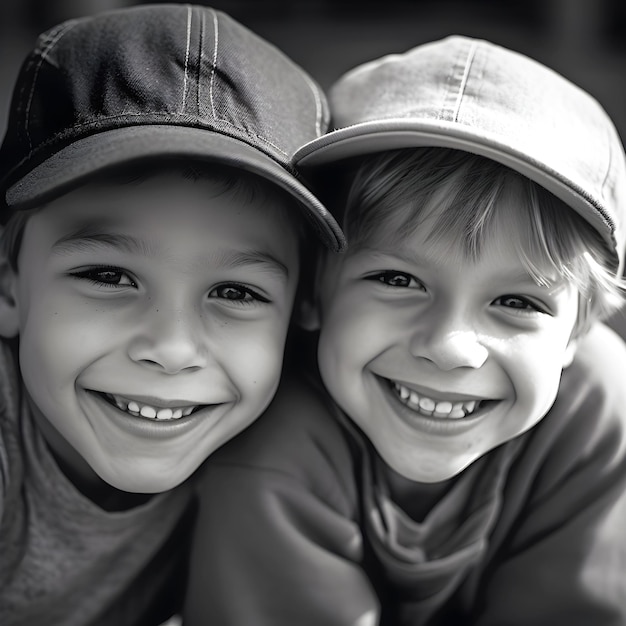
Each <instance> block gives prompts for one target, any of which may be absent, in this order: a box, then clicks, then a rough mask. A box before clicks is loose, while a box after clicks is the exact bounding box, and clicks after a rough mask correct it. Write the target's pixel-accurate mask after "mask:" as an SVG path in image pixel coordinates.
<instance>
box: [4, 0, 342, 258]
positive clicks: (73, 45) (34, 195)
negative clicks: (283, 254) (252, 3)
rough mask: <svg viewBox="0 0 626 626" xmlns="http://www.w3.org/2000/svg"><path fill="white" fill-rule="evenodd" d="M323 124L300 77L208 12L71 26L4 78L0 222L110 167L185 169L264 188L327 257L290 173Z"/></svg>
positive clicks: (329, 233)
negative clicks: (241, 175)
mask: <svg viewBox="0 0 626 626" xmlns="http://www.w3.org/2000/svg"><path fill="white" fill-rule="evenodd" d="M328 117H329V116H328V105H327V102H326V98H325V96H324V94H323V92H322V91H321V89H320V88H319V87H318V85H317V84H316V83H315V81H314V80H313V79H312V78H311V77H310V76H309V75H308V74H307V73H306V72H304V71H303V70H302V69H301V68H300V67H299V66H297V65H296V64H295V63H293V62H292V61H291V60H290V59H289V58H288V57H287V56H286V55H284V54H283V53H282V52H281V51H280V50H278V49H277V48H276V47H274V46H273V45H271V44H270V43H268V42H266V41H265V40H263V39H262V38H260V37H259V36H257V35H255V34H254V33H252V32H251V31H250V30H248V29H247V28H245V27H244V26H242V25H241V24H239V23H238V22H236V21H235V20H233V19H232V18H230V17H229V16H228V15H226V14H224V13H222V12H219V11H215V10H213V9H211V8H209V7H204V6H192V5H182V4H159V5H156V4H155V5H146V6H138V7H133V8H129V9H128V8H127V9H121V10H117V11H110V12H106V13H102V14H99V15H96V16H91V17H85V18H79V19H75V20H70V21H67V22H64V23H63V24H60V25H58V26H56V27H55V28H52V29H50V30H49V31H47V32H45V33H44V34H42V35H41V36H40V37H39V39H38V41H37V44H36V46H35V48H34V49H33V50H32V52H31V53H30V54H29V55H28V56H27V58H26V60H25V61H24V64H23V65H22V68H21V70H20V73H19V76H18V78H17V83H16V86H15V89H14V93H13V99H12V103H11V107H10V111H9V122H8V130H7V133H6V136H5V138H4V142H3V144H2V147H1V148H0V168H1V170H0V171H1V172H2V180H1V181H0V198H2V200H3V201H4V202H3V203H2V204H3V206H1V208H0V218H1V220H2V221H3V222H4V221H6V219H7V218H8V216H9V215H10V214H11V212H12V211H14V210H20V209H27V208H31V207H35V206H37V205H39V204H41V203H43V202H46V201H48V200H51V199H53V198H55V197H57V196H59V195H61V194H62V193H65V192H67V191H69V190H70V189H72V188H73V187H75V186H77V185H79V184H81V183H82V182H85V181H86V180H87V179H88V178H89V177H91V176H93V175H94V174H96V173H98V172H101V171H103V170H105V169H108V168H110V167H113V166H119V165H122V164H125V163H130V162H132V161H137V160H144V159H148V158H154V157H170V158H183V159H184V158H190V159H199V160H204V161H216V162H219V163H222V164H226V165H231V166H234V167H236V168H240V169H243V170H248V171H250V172H252V173H254V174H257V175H259V176H262V177H264V178H266V179H268V180H270V181H271V182H273V183H275V184H276V185H278V186H279V187H281V188H282V189H284V190H285V191H287V192H288V193H290V194H291V195H292V196H293V197H294V198H295V199H296V200H297V201H298V204H299V205H300V206H301V207H303V209H304V211H303V212H304V214H305V215H306V216H307V217H308V218H309V220H308V221H309V222H310V223H311V224H312V225H313V227H314V228H315V229H316V231H317V232H318V233H319V235H320V237H321V238H322V240H323V241H324V243H325V244H326V245H327V246H328V247H329V248H331V249H333V250H340V249H342V248H343V246H344V243H345V240H344V236H343V233H342V232H341V229H340V228H339V226H338V225H337V223H336V222H335V220H334V218H333V217H332V216H331V215H330V214H329V212H328V211H327V210H326V208H325V207H324V205H323V204H322V203H321V202H320V201H319V200H318V199H317V198H316V196H315V195H314V194H313V193H312V192H311V191H310V190H309V189H308V187H307V186H306V185H305V184H304V183H303V182H302V180H300V178H299V175H298V173H297V172H296V170H295V169H294V168H293V166H292V164H291V157H292V155H293V153H294V152H295V150H296V149H297V148H298V147H299V146H301V145H302V144H304V143H306V142H308V141H311V140H312V139H315V138H316V137H319V136H320V135H321V134H322V133H324V132H325V131H326V130H327V127H328Z"/></svg>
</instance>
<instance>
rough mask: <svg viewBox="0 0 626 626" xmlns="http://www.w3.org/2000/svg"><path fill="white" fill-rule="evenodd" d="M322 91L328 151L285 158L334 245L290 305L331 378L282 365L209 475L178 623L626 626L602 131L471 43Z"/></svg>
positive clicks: (613, 158) (622, 179) (413, 57)
mask: <svg viewBox="0 0 626 626" xmlns="http://www.w3.org/2000/svg"><path fill="white" fill-rule="evenodd" d="M330 93H331V111H332V113H333V116H334V121H335V124H336V127H337V130H335V131H333V132H330V133H328V134H327V135H326V136H324V137H321V138H320V139H319V140H314V141H313V142H311V143H310V144H308V145H306V146H304V147H303V148H302V149H301V150H299V151H298V152H297V153H296V156H295V160H296V161H297V162H298V164H299V165H300V166H301V167H302V168H308V169H307V171H309V172H311V173H312V175H317V176H319V181H320V188H322V187H323V186H326V191H327V195H328V197H329V198H332V200H331V203H330V205H331V206H334V207H336V211H335V213H334V214H335V215H336V216H337V217H338V219H339V220H340V223H341V224H342V227H343V229H344V232H345V233H346V237H347V240H348V250H347V251H346V253H345V254H343V255H333V254H330V253H329V254H323V255H322V259H321V262H320V263H319V267H318V271H317V276H316V281H315V285H314V288H313V292H314V296H313V300H312V303H310V306H309V307H304V314H303V320H304V322H305V324H306V326H307V327H308V328H309V329H312V330H316V331H318V334H317V335H316V336H315V335H314V336H313V337H312V342H313V343H314V344H315V345H314V347H313V355H314V357H317V362H318V365H319V376H318V377H317V376H315V375H314V374H313V373H312V372H313V370H314V367H313V366H311V369H310V371H309V372H306V371H304V372H302V371H300V372H298V368H297V366H296V365H291V366H290V367H288V368H286V371H287V372H289V373H291V374H293V375H292V376H289V377H285V380H284V383H283V384H281V388H280V390H279V392H278V394H277V395H276V398H275V399H274V401H273V403H272V405H271V406H270V407H269V409H268V411H267V412H266V413H265V414H264V416H263V419H262V420H259V421H258V422H257V423H256V424H254V425H253V426H252V427H251V428H250V429H249V430H248V431H247V432H246V433H244V434H243V435H242V437H241V438H238V439H236V440H235V441H233V442H232V443H231V444H229V446H226V447H224V448H223V449H222V450H220V451H218V453H217V454H216V455H214V456H213V457H212V458H211V459H210V461H209V463H208V464H207V467H206V469H207V471H206V473H205V474H204V475H203V483H202V502H201V508H200V515H199V519H198V527H197V528H198V529H199V530H198V532H197V533H196V542H195V544H194V552H193V555H192V563H191V565H192V567H191V578H190V586H189V592H188V596H187V602H186V611H185V618H186V621H185V623H186V624H188V625H189V626H194V624H206V623H219V624H232V625H237V626H244V625H245V626H248V625H250V626H252V625H254V626H282V625H284V626H288V625H291V624H298V625H299V626H317V625H319V624H324V625H325V626H348V625H350V626H372V625H379V624H380V625H385V626H387V625H393V626H404V625H406V626H409V625H410V626H420V625H430V626H450V625H457V624H462V625H464V626H469V625H470V624H475V625H485V626H486V625H487V624H497V625H503V624H507V626H514V625H519V626H528V625H529V624H532V625H533V626H539V625H545V626H552V625H553V624H568V625H573V626H588V625H589V624H594V626H599V625H602V626H614V625H615V626H616V625H617V624H623V623H626V585H625V583H624V580H625V575H626V571H625V569H624V568H625V564H626V548H625V545H624V541H623V531H622V528H623V525H624V521H625V519H626V499H625V498H626V414H625V412H624V407H625V406H626V389H625V386H624V384H623V372H624V371H626V348H625V346H624V343H623V342H622V341H621V339H620V338H619V337H617V336H616V335H615V334H614V333H612V332H611V331H609V330H608V329H607V328H606V327H605V326H603V325H602V324H601V323H600V322H599V320H601V319H604V318H605V317H606V316H608V315H609V314H610V313H611V312H612V311H614V310H616V307H618V306H619V305H621V303H622V301H623V293H624V282H623V279H622V274H623V267H624V241H625V234H624V231H623V226H624V216H625V213H624V211H625V207H626V161H625V158H624V151H623V147H622V144H621V141H620V139H619V137H618V135H617V132H616V131H615V128H614V126H613V124H612V122H611V120H610V119H609V118H608V116H607V115H606V113H605V112H604V111H603V110H602V109H601V107H600V106H599V105H598V103H597V102H596V101H595V100H593V99H592V98H591V97H590V96H589V95H588V94H586V93H584V92H583V91H581V90H580V89H578V88H577V87H575V86H574V85H572V84H571V83H569V82H568V81H566V80H565V79H563V78H562V77H561V76H559V75H557V74H556V73H554V72H552V71H551V70H549V69H548V68H546V67H544V66H542V65H540V64H538V63H536V62H534V61H532V60H531V59H529V58H527V57H524V56H522V55H519V54H517V53H514V52H512V51H509V50H506V49H503V48H501V47H499V46H495V45H493V44H490V43H489V42H484V41H478V40H474V39H471V38H467V37H449V38H447V39H445V40H442V41H438V42H433V43H430V44H426V45H423V46H419V47H417V48H415V49H413V50H410V51H408V52H407V53H405V54H401V55H390V56H388V57H384V58H382V59H379V60H377V61H373V62H371V63H369V64H366V65H364V66H361V67H359V68H356V69H355V70H353V71H352V72H349V73H348V74H347V75H345V76H344V77H343V78H342V79H340V80H339V82H338V83H337V84H336V85H335V87H334V88H333V89H332V90H331V92H330ZM573 129H576V132H573ZM302 353H303V349H302V348H301V347H300V352H299V354H298V356H299V357H300V359H302V356H301V355H302ZM217 498H219V499H220V502H221V508H220V513H219V515H216V514H215V512H214V511H212V510H211V506H210V503H211V502H214V501H215V500H216V499H217Z"/></svg>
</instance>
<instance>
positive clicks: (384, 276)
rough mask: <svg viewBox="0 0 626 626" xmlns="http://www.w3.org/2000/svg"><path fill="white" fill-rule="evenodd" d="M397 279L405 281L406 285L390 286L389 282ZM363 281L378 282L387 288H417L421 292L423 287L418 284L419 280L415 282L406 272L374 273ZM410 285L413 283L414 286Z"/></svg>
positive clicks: (387, 271) (388, 271) (386, 271)
mask: <svg viewBox="0 0 626 626" xmlns="http://www.w3.org/2000/svg"><path fill="white" fill-rule="evenodd" d="M398 277H401V278H403V279H405V280H406V282H407V283H408V284H405V285H398V284H395V285H394V284H392V282H391V281H392V279H394V278H398ZM365 280H372V281H378V282H380V283H382V284H383V285H386V286H387V287H392V288H397V289H415V288H419V289H422V290H423V289H424V286H423V285H422V283H420V281H419V280H417V279H416V278H414V277H413V276H411V275H410V274H407V273H406V272H398V271H396V270H385V271H382V272H376V273H375V274H370V275H369V276H366V277H365ZM411 283H414V285H413V286H412V285H411Z"/></svg>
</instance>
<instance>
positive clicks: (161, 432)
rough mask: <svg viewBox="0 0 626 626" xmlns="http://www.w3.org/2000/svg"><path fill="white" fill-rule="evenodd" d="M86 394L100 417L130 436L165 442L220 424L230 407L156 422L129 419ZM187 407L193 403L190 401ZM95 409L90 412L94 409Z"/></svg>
mask: <svg viewBox="0 0 626 626" xmlns="http://www.w3.org/2000/svg"><path fill="white" fill-rule="evenodd" d="M84 393H85V398H86V400H87V403H88V404H89V405H91V407H93V408H94V409H95V410H96V411H97V412H98V413H100V414H101V415H102V414H103V415H104V417H105V418H106V419H108V420H109V421H110V422H111V423H113V424H114V425H115V426H116V427H117V428H118V429H120V430H121V431H123V432H125V433H126V434H127V435H129V436H132V437H138V438H141V439H154V440H164V439H173V438H175V437H180V436H182V435H184V434H186V433H187V432H189V431H191V430H193V429H194V428H196V427H197V426H198V425H199V424H201V423H202V424H206V420H207V419H210V420H213V421H215V422H217V421H218V420H219V419H220V418H221V417H222V415H223V414H224V412H225V410H226V407H227V406H228V405H226V404H217V405H216V404H212V405H205V406H203V408H201V409H198V410H197V411H195V412H194V413H192V414H191V415H188V416H186V417H181V418H179V419H175V420H155V419H151V418H146V417H142V416H141V415H138V416H132V415H129V414H128V413H126V411H122V410H120V409H118V408H117V407H116V406H114V405H112V404H111V403H109V402H108V401H107V400H105V399H104V398H103V397H102V395H101V393H100V392H96V391H89V390H85V391H84ZM144 397H145V396H144ZM186 404H189V402H188V401H187V402H186ZM91 407H88V408H89V409H91ZM220 409H221V410H220ZM90 412H91V411H90ZM96 419H97V418H96Z"/></svg>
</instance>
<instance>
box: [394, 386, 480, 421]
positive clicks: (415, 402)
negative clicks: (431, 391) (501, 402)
mask: <svg viewBox="0 0 626 626" xmlns="http://www.w3.org/2000/svg"><path fill="white" fill-rule="evenodd" d="M393 388H394V389H395V391H396V393H397V394H398V397H399V398H400V400H402V402H403V403H404V404H406V405H407V406H408V407H409V408H411V409H413V410H414V411H417V412H418V413H421V414H422V415H425V416H427V417H441V418H449V419H461V418H462V417H466V416H467V415H471V414H472V413H473V412H474V411H475V410H476V409H477V407H478V405H479V404H480V402H477V401H476V400H467V401H465V402H450V401H448V400H433V399H432V398H428V397H427V396H424V395H419V394H418V393H417V391H414V390H413V389H409V388H408V387H405V386H404V385H401V384H400V383H395V382H394V383H393Z"/></svg>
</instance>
